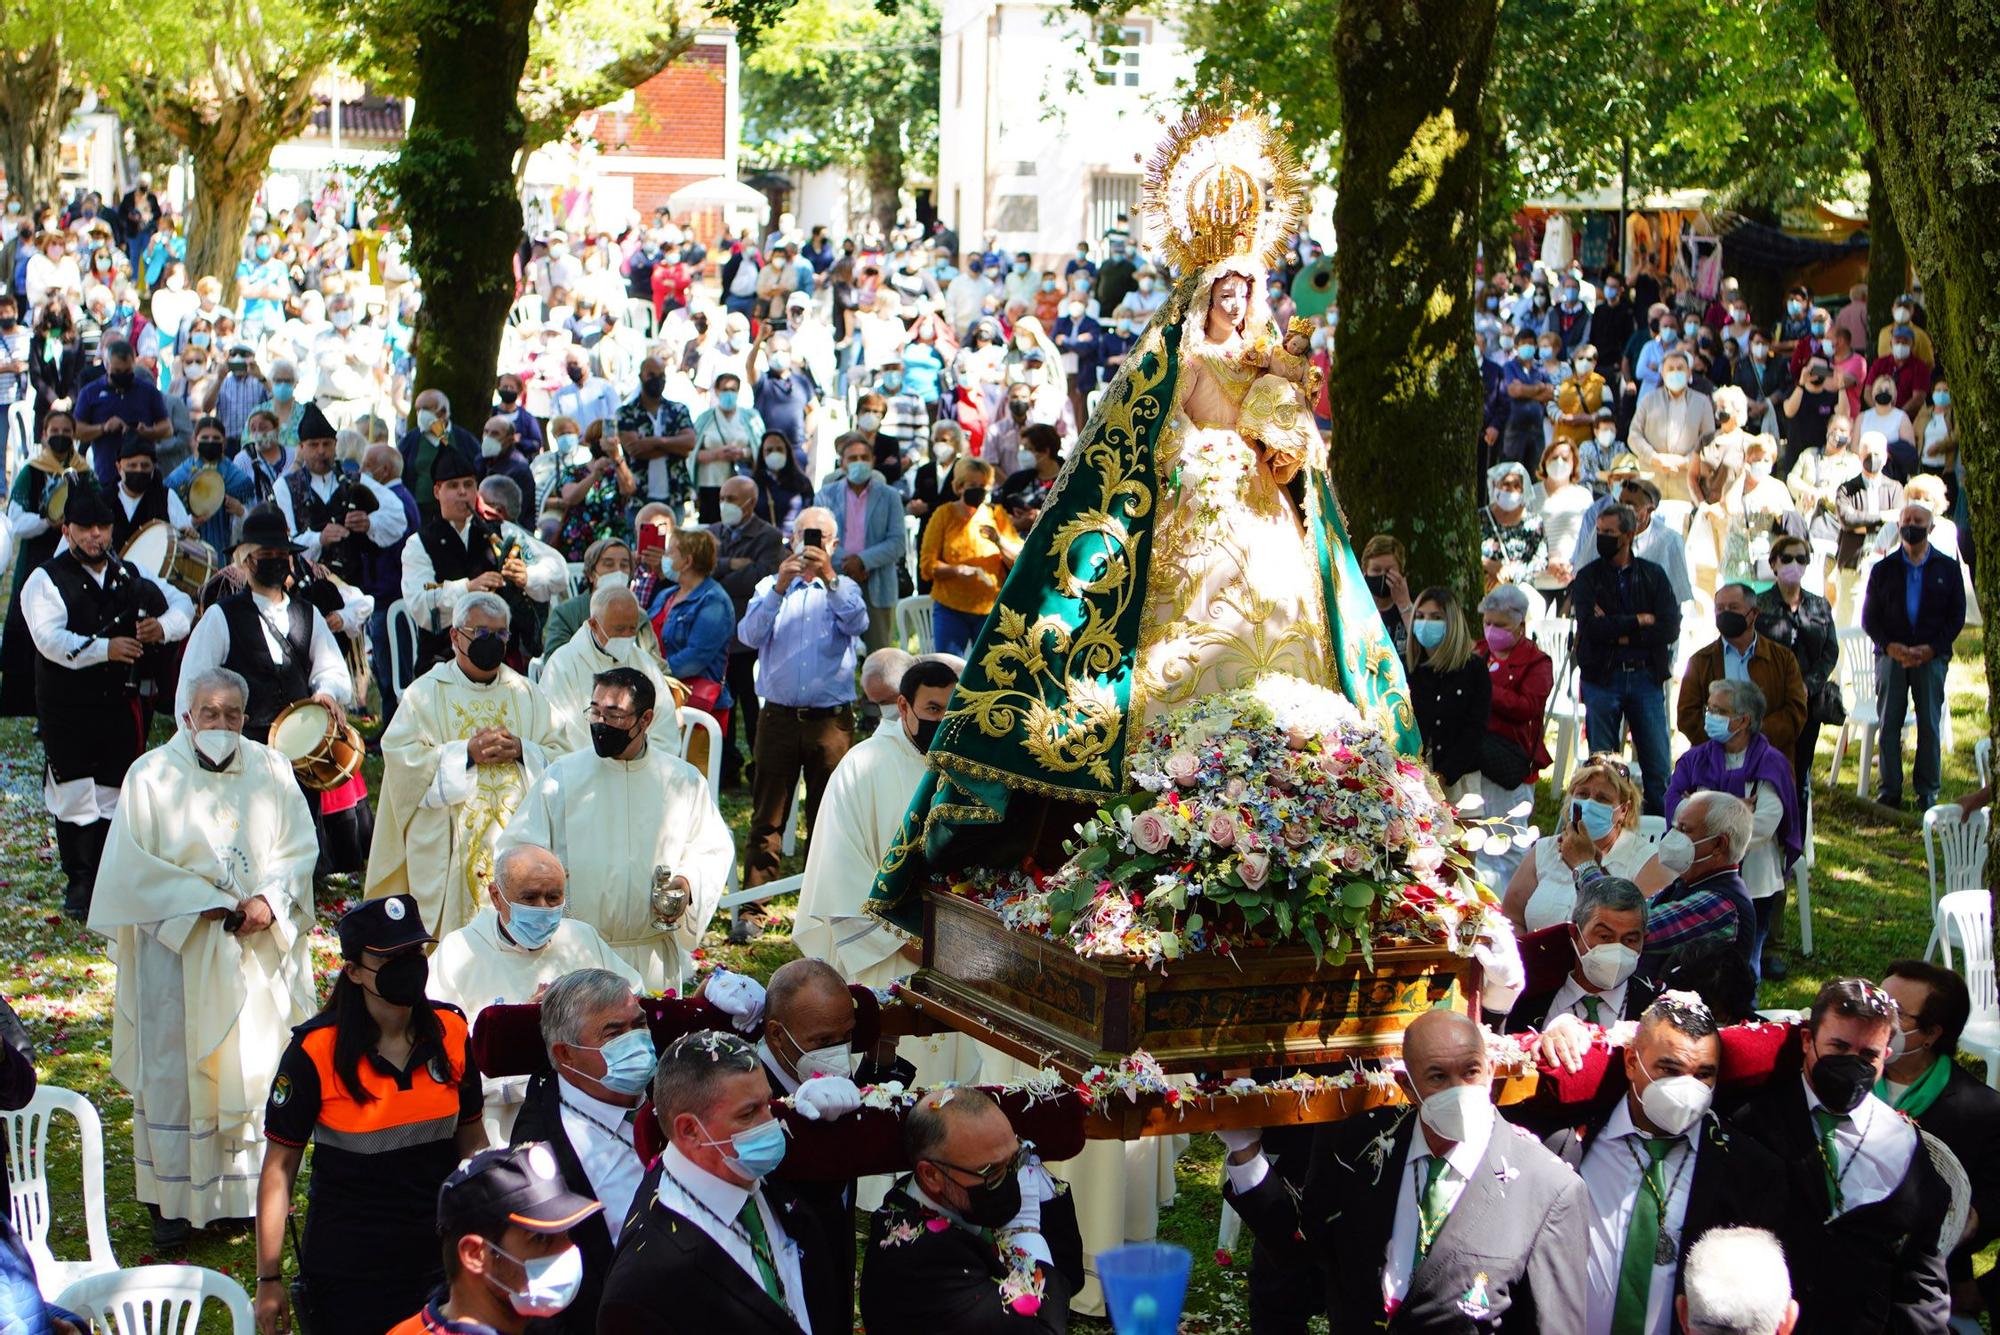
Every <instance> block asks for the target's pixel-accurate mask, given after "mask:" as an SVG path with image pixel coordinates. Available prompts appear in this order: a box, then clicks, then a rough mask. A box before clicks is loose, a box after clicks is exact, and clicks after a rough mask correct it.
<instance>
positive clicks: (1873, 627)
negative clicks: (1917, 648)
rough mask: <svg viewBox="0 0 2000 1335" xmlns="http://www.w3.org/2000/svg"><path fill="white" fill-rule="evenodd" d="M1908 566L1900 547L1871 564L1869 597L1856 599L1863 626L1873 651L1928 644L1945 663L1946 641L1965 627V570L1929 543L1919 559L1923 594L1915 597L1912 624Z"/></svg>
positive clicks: (1948, 649)
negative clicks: (1927, 553) (1927, 554)
mask: <svg viewBox="0 0 2000 1335" xmlns="http://www.w3.org/2000/svg"><path fill="white" fill-rule="evenodd" d="M1909 568H1910V566H1909V562H1907V561H1905V560H1904V559H1903V551H1902V548H1900V547H1898V548H1897V549H1896V550H1895V551H1893V552H1891V553H1889V554H1888V555H1887V556H1885V557H1883V558H1882V559H1881V560H1880V561H1877V562H1876V563H1875V568H1874V569H1873V570H1871V571H1870V572H1869V573H1868V596H1867V597H1866V598H1864V599H1863V600H1862V603H1861V626H1862V629H1864V630H1866V631H1867V632H1868V638H1869V639H1871V640H1873V641H1874V642H1875V648H1876V651H1877V652H1880V651H1881V649H1882V647H1883V646H1884V645H1889V644H1908V645H1919V644H1928V645H1929V646H1930V647H1931V648H1932V650H1933V651H1935V652H1936V654H1937V656H1938V661H1939V662H1943V663H1948V662H1950V661H1951V642H1952V641H1953V640H1956V639H1957V638H1958V633H1959V632H1960V631H1961V630H1964V629H1965V575H1964V574H1963V572H1961V571H1960V570H1959V566H1958V562H1956V561H1954V560H1952V559H1951V558H1950V557H1949V556H1946V555H1945V554H1944V553H1943V552H1940V551H1938V550H1936V549H1935V548H1933V549H1932V551H1931V554H1930V557H1929V559H1928V560H1926V561H1925V562H1924V585H1923V596H1922V597H1921V598H1919V599H1918V601H1917V621H1916V624H1915V625H1911V624H1910V604H1909V599H1908V598H1907V597H1906V596H1905V593H1906V590H1907V588H1908V586H1907V584H1906V583H1905V576H1906V575H1907V574H1908V572H1909Z"/></svg>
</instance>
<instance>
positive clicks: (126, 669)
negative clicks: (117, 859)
mask: <svg viewBox="0 0 2000 1335" xmlns="http://www.w3.org/2000/svg"><path fill="white" fill-rule="evenodd" d="M42 569H43V570H44V571H46V572H47V573H48V578H49V582H50V583H52V584H54V585H55V588H56V592H57V593H58V594H59V595H61V597H62V601H63V613H64V615H63V627H64V629H66V630H68V631H70V632H72V633H74V634H77V635H86V636H90V637H93V638H96V637H104V638H111V637H114V636H120V635H133V634H136V633H137V630H138V624H139V621H140V619H141V618H143V617H155V618H157V617H161V616H164V615H166V611H167V597H166V595H165V594H163V593H161V592H160V590H159V589H158V588H157V587H156V586H155V585H154V584H153V583H152V581H151V580H148V579H147V578H146V577H145V576H144V575H142V574H140V573H139V569H138V567H136V566H134V565H132V564H131V563H130V562H127V561H121V560H119V559H118V558H117V557H115V556H114V557H111V558H109V559H108V560H107V561H106V562H105V571H104V583H103V584H102V585H100V584H99V583H98V582H97V581H96V580H94V579H92V578H91V577H90V573H89V572H88V571H87V570H85V569H84V567H83V563H82V562H80V561H78V560H77V559H76V554H75V553H74V552H68V551H65V552H63V553H62V554H60V555H58V556H54V557H51V558H50V559H49V561H48V563H47V564H46V565H44V566H43V567H42ZM147 652H148V653H152V652H156V651H155V650H154V649H153V648H152V647H151V646H148V649H147ZM144 671H145V662H144V660H143V659H142V660H141V661H140V662H138V663H112V662H104V663H97V664H93V665H92V666H90V667H82V668H77V667H70V666H67V665H66V664H64V663H61V662H58V661H55V660H51V659H50V658H49V657H48V656H47V655H46V654H43V653H40V652H37V653H36V654H35V716H36V729H35V730H36V732H37V734H39V736H40V737H41V741H42V751H43V754H44V755H46V756H47V757H48V763H49V770H50V772H51V773H53V774H54V776H55V779H56V782H58V783H67V782H69V781H70V780H72V779H80V778H83V777H85V776H89V777H90V778H91V779H92V780H94V781H95V782H97V783H100V784H102V785H104V786H105V787H107V788H116V787H118V786H120V785H121V784H123V783H124V782H125V771H126V770H127V769H128V768H130V767H131V764H132V762H133V761H134V760H137V759H138V758H139V754H140V752H142V751H143V750H145V738H144V737H143V736H142V735H141V734H140V731H139V728H140V724H139V717H140V716H139V709H138V685H137V683H138V681H139V678H140V676H141V675H143V673H144Z"/></svg>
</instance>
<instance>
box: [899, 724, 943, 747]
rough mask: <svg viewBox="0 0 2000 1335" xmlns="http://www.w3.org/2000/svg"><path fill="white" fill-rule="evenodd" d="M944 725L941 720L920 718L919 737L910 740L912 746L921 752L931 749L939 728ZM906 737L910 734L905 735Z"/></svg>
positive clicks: (918, 725)
mask: <svg viewBox="0 0 2000 1335" xmlns="http://www.w3.org/2000/svg"><path fill="white" fill-rule="evenodd" d="M943 723H944V720H943V719H941V718H920V719H918V720H917V735H916V736H914V737H911V738H910V745H911V746H914V747H916V748H917V750H919V751H928V750H930V749H931V739H932V738H933V737H936V736H937V730H938V728H939V727H940V726H941V725H942V724H943ZM905 735H906V736H907V735H908V734H905Z"/></svg>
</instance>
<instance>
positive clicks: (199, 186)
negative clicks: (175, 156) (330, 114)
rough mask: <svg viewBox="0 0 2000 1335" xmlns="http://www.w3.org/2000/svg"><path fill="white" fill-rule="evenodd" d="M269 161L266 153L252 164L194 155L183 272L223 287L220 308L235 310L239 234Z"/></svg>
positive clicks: (240, 245) (247, 222) (216, 155)
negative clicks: (202, 276) (207, 276)
mask: <svg viewBox="0 0 2000 1335" xmlns="http://www.w3.org/2000/svg"><path fill="white" fill-rule="evenodd" d="M269 161H270V153H269V150H266V152H265V154H264V155H263V156H262V157H259V158H256V159H255V160H254V161H243V160H231V159H229V158H226V157H225V156H223V155H222V154H220V153H216V152H205V153H204V152H197V153H195V154H194V198H193V199H192V200H191V201H189V204H188V218H187V266H188V272H189V273H191V274H214V275H215V276H216V278H217V279H219V280H220V281H221V283H222V298H221V300H222V304H223V305H225V306H228V307H231V308H232V309H233V308H234V307H235V305H236V266H237V264H239V263H240V262H241V261H242V259H243V232H244V229H245V228H247V227H248V226H249V225H250V210H251V209H252V208H253V207H255V206H256V203H257V186H258V184H259V183H260V182H261V181H262V180H263V178H264V167H265V164H267V163H268V162H269Z"/></svg>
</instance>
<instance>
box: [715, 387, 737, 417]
mask: <svg viewBox="0 0 2000 1335" xmlns="http://www.w3.org/2000/svg"><path fill="white" fill-rule="evenodd" d="M715 406H716V407H717V408H720V409H721V410H722V411H723V412H726V413H733V412H735V411H736V391H735V390H733V389H724V390H718V391H716V395H715Z"/></svg>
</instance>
